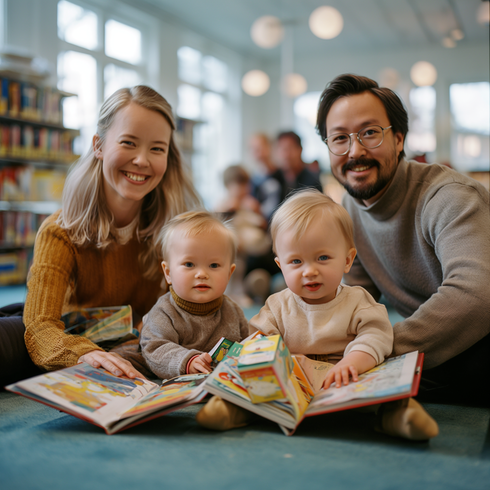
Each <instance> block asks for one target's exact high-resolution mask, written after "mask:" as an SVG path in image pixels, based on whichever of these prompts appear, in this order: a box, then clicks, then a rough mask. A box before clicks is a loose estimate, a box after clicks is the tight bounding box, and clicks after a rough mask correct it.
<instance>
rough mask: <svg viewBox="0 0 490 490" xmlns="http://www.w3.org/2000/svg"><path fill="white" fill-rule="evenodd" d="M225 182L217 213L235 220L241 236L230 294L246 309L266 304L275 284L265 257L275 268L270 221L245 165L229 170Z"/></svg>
mask: <svg viewBox="0 0 490 490" xmlns="http://www.w3.org/2000/svg"><path fill="white" fill-rule="evenodd" d="M223 182H224V185H225V187H226V192H227V194H226V197H225V199H224V200H223V201H222V202H221V203H220V204H219V205H218V206H217V207H216V211H217V212H219V213H222V214H223V215H224V216H225V217H226V218H227V219H231V220H232V223H233V228H234V230H235V232H236V234H237V237H238V255H237V262H236V265H237V268H236V271H235V274H234V275H233V278H232V280H231V281H230V284H229V286H228V289H227V291H226V292H227V294H228V295H229V296H230V297H231V298H232V299H233V300H234V301H236V302H237V303H238V304H239V305H240V306H242V307H249V306H251V305H252V304H253V301H252V298H254V299H257V300H258V301H260V302H261V304H263V302H264V301H265V299H266V297H267V296H268V293H269V288H270V281H271V275H270V274H269V272H268V271H267V270H264V268H263V267H264V264H263V258H264V257H266V258H267V257H269V256H270V262H272V265H273V266H274V267H275V264H274V262H273V260H274V259H273V257H272V256H271V254H272V242H271V239H270V235H269V233H268V232H267V221H266V220H265V218H264V217H263V216H262V214H261V213H260V203H259V202H258V201H257V199H255V198H254V197H253V196H252V195H251V180H250V175H249V174H248V172H247V171H246V170H245V169H244V168H243V167H242V166H241V165H231V166H230V167H228V168H226V169H225V171H224V172H223ZM247 273H248V274H247ZM250 296H251V297H252V298H251V297H250Z"/></svg>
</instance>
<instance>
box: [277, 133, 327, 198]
mask: <svg viewBox="0 0 490 490" xmlns="http://www.w3.org/2000/svg"><path fill="white" fill-rule="evenodd" d="M302 152H303V146H302V145H301V138H300V137H299V136H298V135H297V134H296V133H295V132H294V131H285V132H282V133H279V135H278V136H277V138H276V145H275V156H276V159H277V164H278V166H279V168H280V169H281V171H282V173H283V175H284V178H285V180H286V185H287V192H286V194H289V192H291V191H293V190H296V189H300V188H304V187H313V188H315V189H318V190H319V191H320V192H322V191H323V189H322V185H321V183H320V178H319V175H318V174H316V173H314V172H312V171H311V170H310V169H309V168H308V165H307V164H306V163H305V162H304V161H303V159H302V156H301V154H302Z"/></svg>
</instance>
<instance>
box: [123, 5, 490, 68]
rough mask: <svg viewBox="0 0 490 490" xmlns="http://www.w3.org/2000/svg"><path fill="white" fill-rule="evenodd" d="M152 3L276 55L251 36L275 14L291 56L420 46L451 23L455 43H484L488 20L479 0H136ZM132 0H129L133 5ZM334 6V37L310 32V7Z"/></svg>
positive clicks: (438, 39) (209, 33)
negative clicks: (290, 43) (457, 36)
mask: <svg viewBox="0 0 490 490" xmlns="http://www.w3.org/2000/svg"><path fill="white" fill-rule="evenodd" d="M138 3H139V4H144V3H146V4H147V6H148V5H151V6H152V7H153V10H155V9H156V10H157V11H158V13H159V14H160V15H161V17H162V18H164V19H165V18H166V19H167V20H168V21H169V22H171V23H178V24H180V25H182V26H185V27H188V28H189V29H191V30H192V31H194V32H197V33H199V34H201V35H203V36H205V37H207V38H209V39H212V40H214V41H216V42H219V43H220V44H223V45H225V46H228V47H230V48H231V49H233V50H235V51H237V52H239V53H241V54H243V55H246V56H252V57H255V58H257V57H258V58H264V59H265V60H270V59H272V58H274V59H276V58H278V56H279V53H280V47H276V48H272V49H267V50H266V49H262V48H259V47H258V46H256V45H255V44H254V43H253V41H252V40H251V38H250V28H251V26H252V23H253V22H254V20H256V19H257V18H258V17H261V16H263V15H274V16H276V17H278V18H279V19H280V20H281V21H283V23H285V24H289V25H292V26H293V27H292V28H291V29H292V31H293V38H294V51H295V56H306V55H315V54H319V53H324V52H325V51H324V50H325V49H330V50H332V49H334V50H339V51H345V52H349V51H361V50H364V51H366V50H371V51H372V50H377V49H383V48H386V47H387V46H389V47H400V48H404V47H408V48H421V49H423V47H424V46H435V45H440V44H441V43H442V39H443V38H444V37H445V36H447V35H448V34H449V33H450V32H451V30H453V29H456V28H458V29H461V30H462V31H463V33H464V36H465V37H464V39H463V40H461V41H459V42H460V43H488V40H489V28H488V25H486V26H482V25H480V24H479V23H478V22H477V11H478V8H479V7H480V4H481V0H324V1H322V0H138V2H136V4H138ZM134 4H135V2H133V5H134ZM321 5H330V6H332V7H335V8H336V9H337V10H339V11H340V13H341V14H342V15H343V18H344V29H343V31H342V32H341V33H340V35H339V36H338V37H337V38H335V39H333V40H328V41H327V40H322V39H319V38H317V37H315V36H314V35H313V34H312V33H311V31H310V29H309V27H308V18H309V15H310V14H311V12H312V11H313V10H314V9H315V8H317V7H319V6H321Z"/></svg>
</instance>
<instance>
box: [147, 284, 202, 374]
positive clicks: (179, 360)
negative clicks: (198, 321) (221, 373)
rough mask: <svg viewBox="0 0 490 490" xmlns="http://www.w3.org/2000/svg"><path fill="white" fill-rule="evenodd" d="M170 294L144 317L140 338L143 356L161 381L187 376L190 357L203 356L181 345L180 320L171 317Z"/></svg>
mask: <svg viewBox="0 0 490 490" xmlns="http://www.w3.org/2000/svg"><path fill="white" fill-rule="evenodd" d="M168 294H169V293H168ZM168 294H167V295H165V296H162V297H161V298H160V299H159V300H158V301H157V304H156V305H155V306H154V307H153V308H152V309H151V310H150V312H149V313H148V315H147V316H146V317H145V318H144V322H143V329H142V330H141V337H140V344H141V351H142V353H143V357H144V358H145V360H146V362H147V364H148V367H149V368H150V369H151V370H152V371H153V372H154V373H155V374H156V375H157V376H158V377H159V378H161V379H169V378H173V377H175V376H179V375H181V374H185V372H186V367H187V363H188V361H189V360H190V359H191V357H193V356H195V355H199V354H201V351H199V350H196V349H187V348H186V347H183V346H182V345H180V343H181V340H180V335H179V332H178V326H177V325H176V320H177V318H176V316H174V315H172V314H171V307H169V302H168V301H167V298H168ZM177 321H178V320H177Z"/></svg>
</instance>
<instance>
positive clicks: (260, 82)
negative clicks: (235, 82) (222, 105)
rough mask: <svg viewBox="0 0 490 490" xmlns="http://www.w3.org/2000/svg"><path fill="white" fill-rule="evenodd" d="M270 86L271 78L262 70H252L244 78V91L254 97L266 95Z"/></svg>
mask: <svg viewBox="0 0 490 490" xmlns="http://www.w3.org/2000/svg"><path fill="white" fill-rule="evenodd" d="M270 84H271V82H270V80H269V76H268V75H267V73H264V72H263V71H261V70H251V71H249V72H247V73H245V75H244V76H243V78H242V88H243V91H244V92H245V93H246V94H248V95H251V96H252V97H258V96H259V95H263V94H265V93H266V92H267V90H269V86H270Z"/></svg>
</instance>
